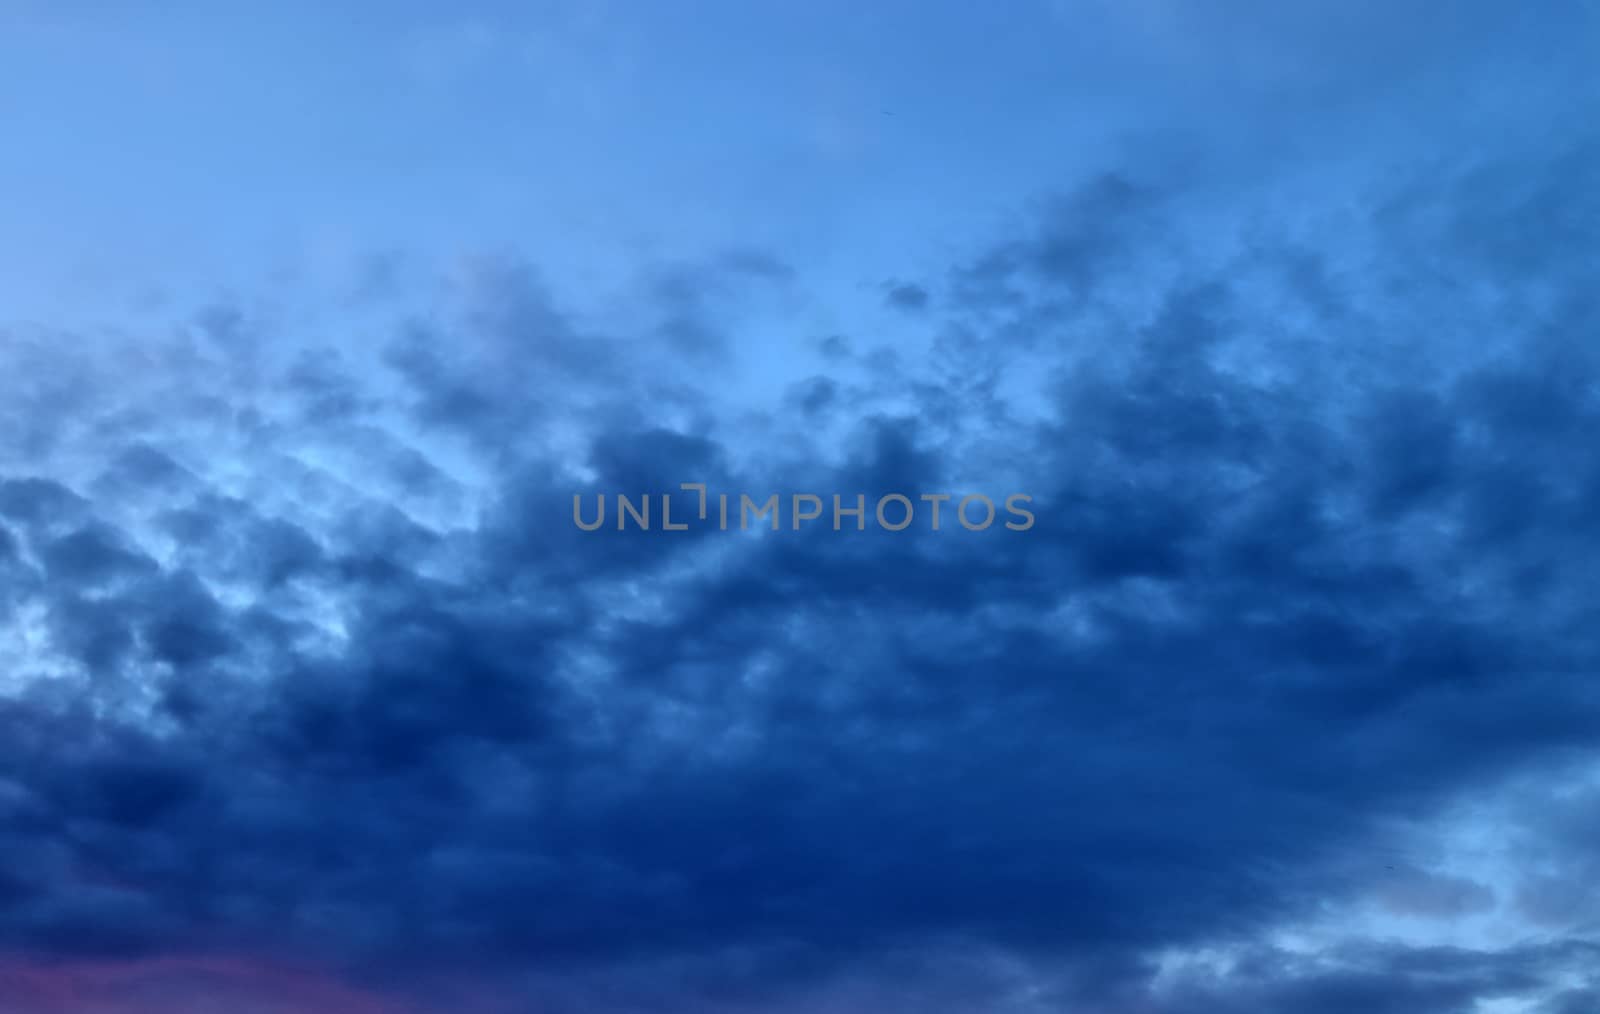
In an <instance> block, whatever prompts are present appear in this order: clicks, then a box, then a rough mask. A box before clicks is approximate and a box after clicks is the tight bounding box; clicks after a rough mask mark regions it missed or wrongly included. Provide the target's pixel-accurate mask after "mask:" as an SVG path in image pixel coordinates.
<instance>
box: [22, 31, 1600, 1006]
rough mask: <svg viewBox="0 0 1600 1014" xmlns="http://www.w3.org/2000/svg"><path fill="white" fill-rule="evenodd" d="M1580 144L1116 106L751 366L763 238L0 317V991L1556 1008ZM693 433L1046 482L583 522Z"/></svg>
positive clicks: (738, 470) (804, 278) (1593, 722)
mask: <svg viewBox="0 0 1600 1014" xmlns="http://www.w3.org/2000/svg"><path fill="white" fill-rule="evenodd" d="M1126 6H1127V8H1128V11H1129V12H1131V13H1130V14H1129V15H1128V16H1135V17H1138V18H1142V19H1144V20H1143V21H1142V22H1141V23H1142V24H1145V26H1146V27H1147V28H1148V29H1149V30H1150V31H1152V32H1157V31H1158V30H1159V32H1158V34H1160V33H1165V32H1167V31H1169V30H1170V31H1176V30H1177V27H1178V26H1177V22H1178V21H1181V20H1182V18H1183V17H1184V16H1186V15H1183V13H1182V12H1181V11H1179V10H1178V9H1177V6H1176V5H1168V4H1156V3H1139V4H1130V5H1126ZM1370 16H1371V15H1369V14H1362V15H1361V17H1362V18H1368V19H1370ZM1400 20H1401V21H1402V22H1405V24H1410V23H1411V22H1410V21H1409V20H1408V19H1407V18H1400ZM1361 23H1368V22H1366V21H1363V22H1361ZM1296 25H1297V27H1296V30H1302V29H1304V26H1303V25H1300V24H1299V23H1298V22H1297V23H1296ZM1269 27H1270V26H1269ZM1264 30H1265V29H1264ZM1306 30H1309V29H1306ZM1410 34H1411V29H1410V28H1406V29H1405V30H1404V31H1403V32H1400V35H1403V36H1405V37H1406V38H1408V39H1409V38H1410ZM1162 37H1163V38H1166V39H1168V42H1169V43H1171V42H1172V39H1171V37H1170V36H1168V35H1165V34H1162ZM1237 41H1238V44H1239V45H1240V46H1241V47H1242V51H1245V52H1248V53H1252V54H1256V53H1257V49H1256V47H1255V46H1254V45H1253V44H1252V43H1251V42H1250V40H1249V39H1243V38H1242V39H1239V40H1237ZM1334 41H1335V42H1336V43H1337V44H1338V45H1340V46H1344V45H1353V43H1351V42H1350V41H1349V38H1348V36H1344V35H1336V36H1334ZM1424 55H1426V56H1427V57H1428V60H1437V59H1440V57H1439V56H1438V55H1437V54H1436V53H1435V52H1434V51H1433V50H1431V49H1426V48H1425V51H1424ZM1373 59H1374V61H1375V65H1376V66H1378V67H1380V68H1381V69H1383V70H1384V71H1385V73H1394V74H1398V73H1400V71H1399V70H1398V69H1397V65H1396V62H1395V61H1394V60H1393V59H1392V58H1390V57H1388V56H1385V55H1384V54H1383V53H1377V54H1375V55H1374V57H1373ZM1423 62H1424V64H1426V63H1427V61H1423ZM1248 69H1249V68H1248V67H1244V68H1241V72H1244V71H1246V70H1248ZM1258 69H1259V68H1258ZM1419 73H1421V72H1420V71H1419ZM1306 75H1307V76H1306V77H1305V79H1303V80H1301V86H1302V87H1305V88H1311V89H1314V90H1315V89H1317V88H1321V87H1324V86H1325V85H1326V82H1319V81H1318V80H1316V78H1315V72H1314V69H1313V70H1308V71H1307V72H1306ZM1596 178H1600V136H1597V135H1596V134H1595V131H1594V127H1593V121H1592V120H1583V119H1579V118H1574V119H1573V120H1572V121H1571V122H1570V123H1569V124H1567V128H1566V129H1565V130H1563V131H1560V132H1553V133H1550V134H1548V135H1543V136H1541V137H1540V138H1539V139H1538V142H1537V143H1530V144H1529V145H1527V146H1526V147H1525V148H1521V149H1518V150H1515V151H1493V152H1468V153H1464V154H1462V155H1460V157H1459V158H1454V159H1452V160H1451V161H1450V164H1449V165H1448V166H1447V167H1445V168H1440V167H1439V165H1438V164H1437V162H1436V161H1435V160H1431V159H1416V158H1413V159H1411V160H1409V161H1407V162H1404V163H1402V164H1397V165H1386V166H1385V167H1384V171H1382V172H1374V173H1371V174H1369V175H1368V176H1367V177H1365V178H1361V179H1356V180H1354V181H1349V180H1347V181H1346V186H1345V187H1344V189H1342V190H1340V191H1339V198H1338V200H1336V201H1329V202H1327V204H1326V205H1325V206H1323V207H1321V208H1319V209H1315V211H1316V215H1317V216H1321V217H1320V218H1318V219H1316V220H1315V221H1313V218H1314V217H1315V216H1313V215H1312V213H1311V212H1309V211H1308V212H1306V214H1305V215H1304V216H1301V217H1294V216H1285V215H1283V214H1282V213H1281V212H1282V205H1281V204H1279V203H1275V202H1277V201H1278V200H1279V199H1280V197H1281V195H1278V194H1271V193H1264V192H1263V193H1262V194H1257V195H1256V196H1255V197H1252V198H1251V199H1249V200H1246V199H1243V198H1239V197H1237V195H1236V194H1230V193H1229V192H1227V190H1226V187H1225V186H1224V185H1223V184H1219V183H1217V182H1216V181H1215V180H1205V181H1202V180H1186V179H1184V178H1183V177H1182V176H1181V174H1173V173H1171V172H1167V171H1152V170H1151V169H1150V167H1149V163H1146V162H1141V161H1139V160H1138V159H1136V158H1130V160H1129V161H1128V162H1127V163H1126V164H1115V165H1107V166H1103V167H1101V168H1100V170H1099V171H1097V172H1095V173H1091V174H1088V175H1086V176H1083V177H1081V178H1079V179H1076V180H1074V181H1069V182H1066V183H1064V184H1063V185H1062V186H1061V187H1060V188H1059V192H1058V193H1057V194H1056V195H1055V196H1054V197H1052V198H1050V199H1047V200H1042V201H1039V202H1037V203H1035V204H1032V205H1028V206H1027V207H1028V210H1027V212H1026V213H1025V214H1023V215H1020V216H1019V218H1018V219H1017V220H1016V223H1015V225H1014V227H1013V228H1012V229H1011V231H1009V232H1008V233H1005V234H1001V235H994V236H991V237H990V238H989V239H988V240H987V241H985V242H983V243H980V244H977V245H975V246H974V247H973V248H972V249H969V250H964V251H960V252H958V253H957V254H955V255H954V256H952V257H951V258H950V260H949V262H948V263H945V264H943V265H941V266H939V267H938V268H937V269H935V270H928V271H925V272H923V273H920V274H915V273H914V271H913V269H912V268H908V267H907V266H905V265H901V264H885V265H882V266H881V270H880V271H879V273H878V274H877V276H876V277H875V278H874V279H873V280H872V281H871V282H870V283H868V286H867V289H866V291H867V292H868V294H869V297H868V298H869V301H870V303H871V304H872V308H873V312H876V310H878V309H882V310H887V311H888V312H889V313H890V314H891V315H893V319H894V320H895V321H896V323H895V324H894V326H895V327H896V328H899V329H900V330H897V331H896V332H895V333H894V334H895V340H894V341H879V340H876V336H875V335H873V334H870V333H865V332H864V331H859V332H858V331H853V330H851V329H850V328H849V326H848V325H847V326H846V327H845V328H844V329H842V330H841V331H839V332H838V333H833V334H827V335H818V336H817V342H816V346H817V350H818V355H817V357H816V359H815V362H816V363H817V364H819V365H818V367H817V369H818V371H819V372H816V373H814V374H812V373H809V372H808V371H809V369H810V367H807V368H806V370H792V371H790V372H791V373H792V375H785V376H784V377H783V378H782V379H783V381H784V384H785V386H784V387H783V389H782V391H781V392H780V393H779V394H778V395H777V396H775V397H772V398H770V399H766V398H764V397H763V398H752V397H742V398H741V397H740V396H739V392H737V391H735V392H732V393H731V394H730V392H729V389H728V388H729V380H728V373H727V372H726V371H727V370H728V369H729V367H728V366H727V364H728V363H730V362H731V361H732V360H733V359H734V358H735V353H736V352H741V353H745V354H748V353H749V352H750V351H751V348H752V347H759V342H760V341H761V338H760V337H759V331H760V328H759V327H752V328H751V330H750V332H749V333H746V332H744V331H742V330H741V328H742V327H743V326H744V324H745V323H746V322H748V321H749V320H751V319H752V318H753V317H754V318H759V312H760V308H761V307H763V306H770V305H772V304H771V302H770V301H774V300H776V301H778V302H779V303H781V302H782V301H783V300H787V299H798V298H801V296H803V294H805V293H806V292H807V291H808V288H809V287H810V286H811V285H812V282H811V280H810V279H809V278H808V275H807V273H806V271H805V270H804V269H803V268H800V267H797V266H794V265H792V264H790V263H789V262H788V261H787V260H786V259H785V258H784V257H783V256H782V252H781V251H777V252H767V251H764V250H762V249H760V248H759V246H757V245H751V246H747V247H743V248H740V249H737V250H734V251H731V252H728V253H725V254H723V255H718V256H714V257H708V258H704V259H701V260H698V261H694V262H690V263H680V264H673V265H668V266H666V267H663V266H661V265H659V264H656V265H646V266H643V267H641V270H640V278H642V279H643V281H642V282H641V283H640V284H639V286H638V287H637V289H636V290H635V291H633V292H632V293H631V296H630V299H631V300H632V301H633V302H632V303H630V306H631V310H630V313H631V314H633V318H632V319H630V320H629V321H627V322H626V323H618V322H617V321H615V320H607V321H601V320H598V319H597V318H596V317H595V316H594V315H592V314H588V313H585V312H584V311H582V310H580V309H579V308H578V307H577V302H578V301H577V300H576V299H572V298H569V297H568V295H567V294H565V293H563V292H562V291H561V290H560V289H559V287H557V286H554V285H552V284H550V283H549V282H548V281H547V279H546V276H545V273H544V272H543V271H542V270H541V268H540V266H539V265H537V264H531V263H527V262H525V261H522V260H518V259H517V258H515V257H487V256H486V257H481V258H472V259H468V260H467V261H465V262H463V263H461V264H459V265H457V266H455V267H454V268H452V269H451V270H450V271H448V272H441V277H440V280H439V281H438V284H437V285H434V286H431V287H429V288H428V289H427V290H425V291H422V292H421V293H420V294H419V293H410V292H404V291H396V290H393V289H391V288H389V287H387V286H378V287H377V288H376V289H374V290H373V291H371V292H369V293H368V294H367V297H366V299H365V301H364V303H363V305H364V306H366V307H368V310H366V311H364V312H369V313H370V314H371V317H370V318H369V317H362V318H360V321H361V322H360V323H359V325H358V324H355V323H350V324H349V326H348V328H347V329H338V330H335V331H334V332H333V333H327V332H324V331H321V330H319V329H315V328H302V327H299V326H297V325H296V324H295V323H294V320H293V319H292V315H288V314H284V315H275V314H274V313H273V312H271V310H270V309H268V310H262V309H261V308H259V307H255V306H252V305H249V304H246V303H244V302H240V301H232V302H230V301H227V300H224V301H221V302H218V303H213V304H210V305H208V306H204V307H199V308H196V309H195V310H194V311H193V312H191V313H186V315H185V316H184V317H183V319H182V320H179V321H176V322H174V323H172V324H171V325H170V326H168V327H166V328H164V329H163V328H155V327H152V328H149V329H141V330H130V331H129V332H127V333H102V332H94V331H89V330H71V331H52V330H48V329H45V328H42V327H39V326H37V325H26V326H24V325H17V326H14V327H10V328H8V329H7V330H5V331H4V332H3V334H0V372H3V374H4V375H5V376H7V377H11V378H21V381H20V382H17V381H9V382H8V383H7V394H8V395H9V397H7V399H6V400H5V401H4V403H3V404H0V659H3V667H0V728H3V729H4V730H5V734H4V736H0V856H3V857H4V860H5V861H4V863H3V864H0V952H3V953H4V955H5V958H4V959H3V960H0V997H3V1000H4V1002H3V1003H0V1007H3V1008H4V1009H5V1010H7V1011H15V1012H17V1014H54V1012H57V1011H61V1012H65V1011H72V1012H97V1014H150V1012H155V1011H161V1012H172V1011H188V1010H194V1011H201V1010H213V1009H218V1008H219V1007H220V1006H225V1007H227V1008H228V1009H233V1010H238V1011H241V1012H255V1011H261V1012H268V1011H289V1010H295V1011H301V1010H315V1011H328V1012H344V1011H350V1012H370V1014H399V1012H407V1014H411V1012H423V1011H437V1010H452V1011H455V1010H459V1011H464V1012H467V1014H480V1012H481V1014H499V1012H507V1014H510V1012H523V1011H539V1012H549V1014H562V1012H569V1011H570V1012H605V1011H619V1012H620V1011H663V1012H675V1011H719V1012H728V1014H734V1012H756V1011H761V1012H789V1011H794V1012H801V1011H829V1012H834V1011H837V1012H841V1014H843V1012H853V1011H890V1012H893V1011H902V1010H903V1011H913V1010H914V1011H919V1012H934V1014H938V1012H944V1011H949V1012H952V1014H955V1012H967V1011H973V1010H986V1011H996V1012H1017V1014H1023V1012H1045V1011H1105V1012H1143V1014H1190V1012H1196V1014H1198V1012H1202V1011H1204V1012H1208V1014H1219V1012H1220V1014H1231V1012H1234V1011H1237V1012H1240V1014H1243V1012H1258V1011H1294V1012H1296V1014H1320V1012H1329V1014H1334V1012H1349V1011H1370V1012H1374V1014H1381V1012H1387V1011H1395V1012H1401V1011H1404V1012H1407V1014H1447V1012H1460V1011H1469V1010H1483V1011H1489V1010H1507V1011H1511V1010H1516V1011H1530V1012H1536V1014H1578V1012H1581V1011H1587V1010H1590V1009H1591V1008H1592V1006H1593V1004H1594V1003H1595V998H1596V996H1597V995H1600V979H1597V978H1596V977H1595V976H1596V972H1595V969H1597V968H1600V897H1597V895H1596V893H1595V890H1594V889H1593V888H1592V887H1590V886H1588V885H1591V884H1594V883H1597V882H1600V880H1597V878H1596V872H1597V870H1596V861H1595V859H1594V856H1593V842H1594V840H1595V831H1596V828H1595V826H1594V825H1595V819H1594V816H1593V815H1594V813H1595V812H1596V809H1595V807H1596V800H1597V799H1600V781H1597V776H1596V772H1597V767H1596V761H1597V758H1596V755H1595V752H1594V747H1595V735H1596V731H1597V730H1600V684H1596V682H1595V679H1594V677H1595V675H1596V669H1597V664H1600V633H1597V631H1600V625H1597V624H1596V622H1595V620H1596V603H1600V588H1597V586H1596V577H1595V574H1594V568H1593V567H1592V565H1591V560H1592V556H1593V550H1594V546H1595V538H1596V536H1597V534H1600V457H1597V456H1596V455H1595V454H1594V453H1593V449H1592V448H1593V434H1594V433H1595V432H1597V431H1600V344H1596V342H1595V341H1594V337H1595V336H1596V335H1597V334H1600V298H1597V296H1596V295H1595V290H1594V287H1593V277H1594V269H1595V267H1596V263H1595V251H1597V250H1600V190H1597V188H1596V187H1594V186H1593V181H1594V180H1595V179H1596ZM1219 188H1220V189H1219ZM1219 195H1220V196H1219ZM1219 203H1220V204H1226V205H1227V206H1228V207H1229V208H1230V209H1233V210H1234V211H1236V212H1237V218H1236V219H1235V220H1233V221H1231V222H1230V223H1229V224H1228V227H1227V229H1226V231H1220V232H1219V231H1218V229H1217V219H1216V212H1215V209H1216V207H1217V206H1218V205H1219ZM369 269H370V270H368V271H367V272H366V276H369V277H370V276H371V273H372V272H373V271H378V269H377V268H372V267H371V266H370V265H369ZM384 270H387V269H386V268H385V269H384ZM916 270H918V271H920V270H921V269H916ZM380 273H382V272H380ZM884 279H889V280H888V281H885V280H884ZM819 284H820V283H819ZM797 293H799V294H801V295H796V294H797ZM763 301H768V302H763ZM371 306H376V307H377V309H376V310H372V309H370V307H371ZM752 307H755V308H756V309H754V310H752V309H751V308H752ZM862 312H863V313H866V312H867V310H863V311H862ZM373 320H375V321H378V323H376V324H374V323H371V322H370V321H373ZM864 327H865V325H863V328H864ZM902 337H903V338H904V340H901V338H902ZM798 361H799V360H793V361H790V362H788V363H787V364H786V365H785V367H784V369H786V370H787V369H789V366H791V365H792V363H793V362H798ZM696 481H697V482H705V483H707V484H709V485H710V487H711V489H712V490H713V492H716V491H725V492H732V493H737V492H740V491H746V492H750V493H752V494H756V495H759V496H761V497H764V496H765V495H766V493H768V492H780V493H787V492H790V491H799V492H815V493H817V494H819V495H822V496H824V497H825V498H826V497H829V496H831V494H833V493H839V494H841V495H843V496H845V497H846V498H848V499H853V498H854V495H855V494H857V493H861V494H865V495H866V496H867V497H868V499H869V502H870V501H871V500H872V499H874V498H876V497H877V496H879V495H882V494H885V493H892V492H900V493H905V494H907V495H911V496H913V497H914V496H915V495H917V494H920V493H924V492H951V493H956V494H958V495H959V494H960V493H964V492H987V493H991V494H999V496H1003V495H1004V494H1006V493H1009V492H1012V491H1023V492H1027V493H1029V494H1031V495H1032V496H1033V497H1034V503H1033V505H1032V507H1033V511H1034V513H1035V515H1036V517H1037V523H1036V524H1035V526H1034V527H1033V528H1031V529H1030V530H1028V531H1026V532H1011V531H1006V530H1004V529H1003V528H1001V527H1000V526H998V525H997V526H995V527H994V528H992V529H990V530H987V531H984V532H969V531H965V530H962V529H960V528H959V527H955V526H950V525H946V526H944V527H943V528H942V529H941V530H940V531H938V532H933V531H931V530H929V529H928V528H927V526H925V525H922V524H918V525H913V526H912V527H911V528H909V529H907V530H906V531H903V532H885V531H879V530H872V529H871V528H870V527H869V530H868V531H864V532H856V531H848V530H847V531H844V532H835V531H833V530H832V526H831V525H829V524H826V523H822V524H814V525H812V526H809V527H807V528H804V529H802V530H800V531H792V530H784V531H779V532H761V533H734V532H726V533H724V532H717V531H714V530H713V531H708V530H704V529H697V530H694V531H689V532H681V533H679V532H670V533H669V532H662V531H659V530H658V531H652V532H648V533H644V532H636V531H635V532H617V531H614V530H601V531H597V532H583V531H580V530H578V529H577V528H576V527H575V526H574V525H573V524H572V515H571V502H572V496H573V494H575V493H581V494H584V495H586V496H593V495H594V494H596V493H605V494H615V493H619V492H621V493H628V494H635V495H636V494H638V493H642V492H649V493H658V492H666V491H670V490H674V489H676V488H677V486H678V484H679V483H680V482H696ZM998 498H999V497H997V499H998ZM692 511H693V507H692V499H691V497H690V495H689V494H680V498H679V500H678V502H677V503H676V504H675V507H674V512H675V514H678V515H679V516H688V515H689V514H691V513H692ZM1486 841H1489V842H1490V844H1487V845H1486V844H1484V842H1486ZM1493 1004H1500V1005H1502V1006H1492V1005H1493Z"/></svg>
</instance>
